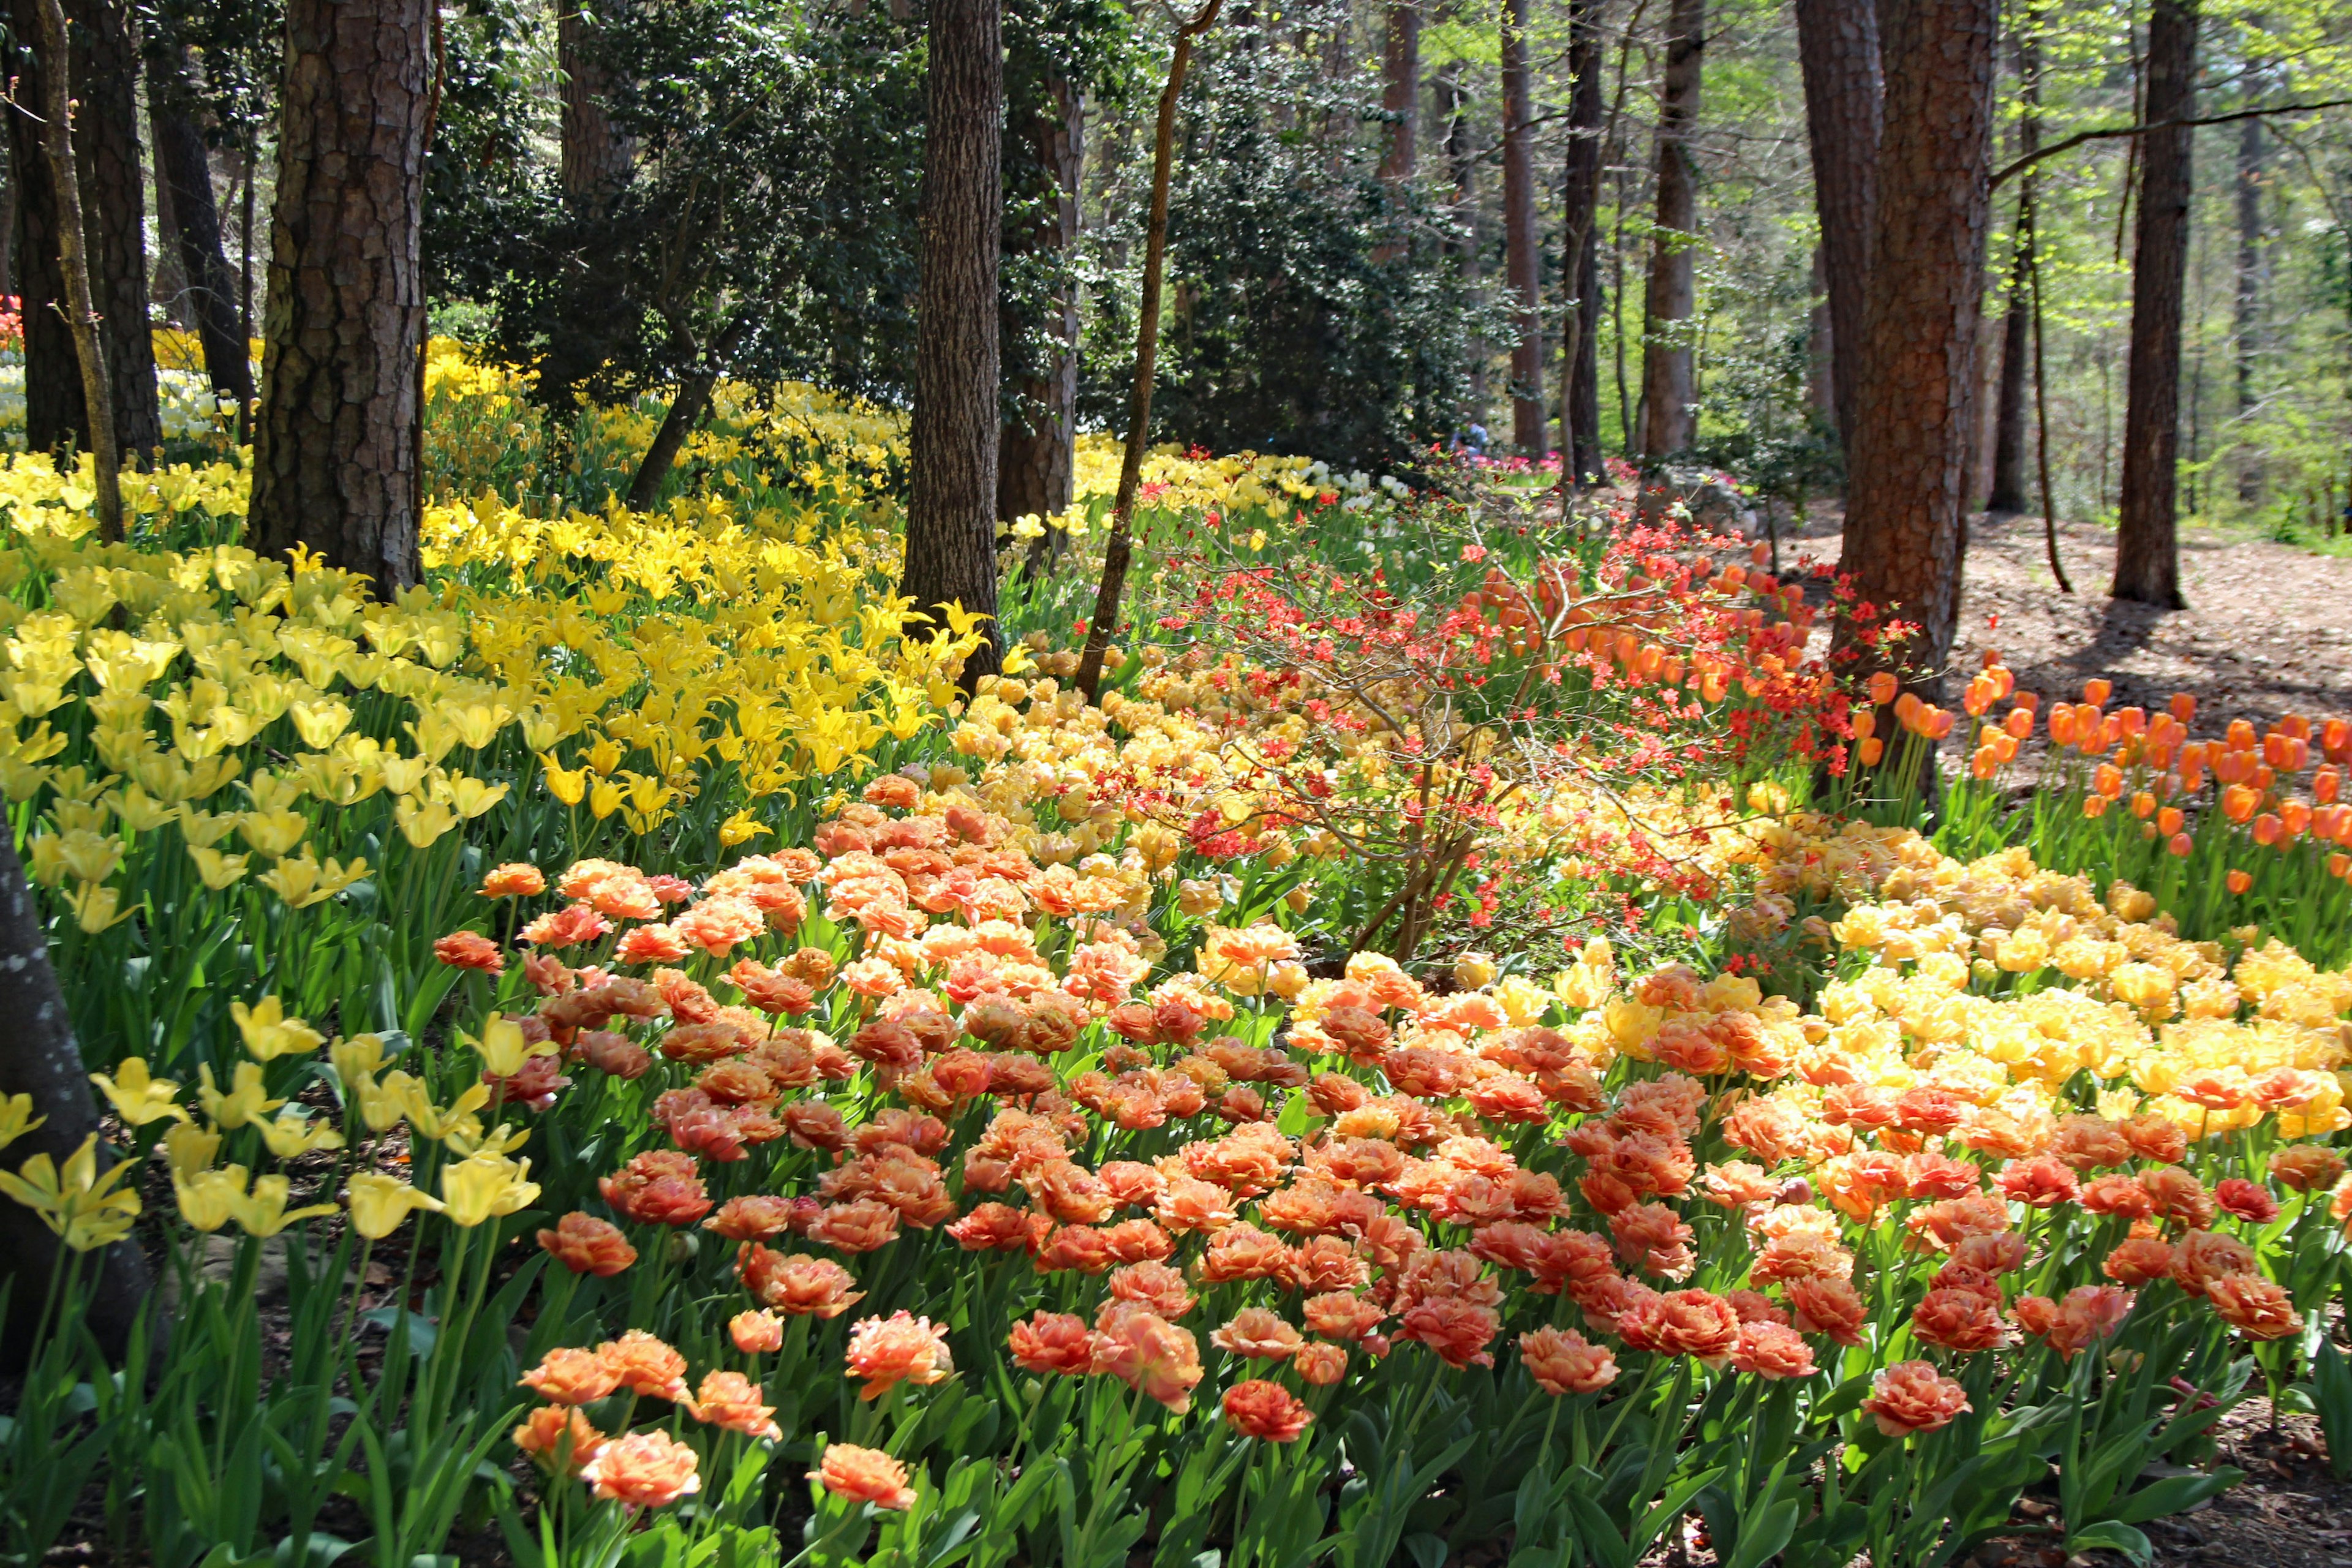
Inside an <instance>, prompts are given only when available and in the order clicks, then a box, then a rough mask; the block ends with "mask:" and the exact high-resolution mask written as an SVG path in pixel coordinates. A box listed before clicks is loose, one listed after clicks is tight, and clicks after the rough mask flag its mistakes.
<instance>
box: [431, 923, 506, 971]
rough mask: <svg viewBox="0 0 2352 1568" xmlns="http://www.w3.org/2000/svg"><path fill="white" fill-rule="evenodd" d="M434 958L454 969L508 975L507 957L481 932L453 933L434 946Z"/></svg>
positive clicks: (496, 944) (495, 943) (497, 945)
mask: <svg viewBox="0 0 2352 1568" xmlns="http://www.w3.org/2000/svg"><path fill="white" fill-rule="evenodd" d="M433 956H434V957H436V958H437V959H439V960H440V961H441V962H442V963H446V964H447V965H448V966H449V967H450V968H452V969H478V970H480V971H481V972H482V973H485V974H503V973H506V967H507V955H506V954H505V953H504V952H501V951H500V950H499V944H498V943H497V942H492V941H491V940H490V939H489V938H488V937H486V936H484V935H482V934H481V933H480V932H479V931H451V932H450V933H449V934H448V935H447V936H445V937H442V938H440V939H439V940H437V941H436V942H434V944H433Z"/></svg>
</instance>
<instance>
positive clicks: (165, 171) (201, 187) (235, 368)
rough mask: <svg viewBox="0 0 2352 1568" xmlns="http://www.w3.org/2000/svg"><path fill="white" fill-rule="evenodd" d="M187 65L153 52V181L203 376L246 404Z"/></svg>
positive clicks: (249, 393)
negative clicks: (167, 206) (168, 210)
mask: <svg viewBox="0 0 2352 1568" xmlns="http://www.w3.org/2000/svg"><path fill="white" fill-rule="evenodd" d="M186 70H187V66H186V62H185V60H184V58H183V57H182V56H181V55H180V54H179V53H178V52H177V51H176V50H174V51H173V52H172V53H171V54H169V55H163V54H161V53H155V54H151V55H150V56H149V58H148V61H147V122H148V124H149V125H150V126H152V127H153V129H154V133H155V179H156V184H158V185H160V186H161V187H162V188H163V190H164V191H167V192H169V193H170V196H171V204H172V226H173V231H174V237H175V238H176V240H177V242H178V250H179V261H180V270H181V272H182V274H183V275H184V278H185V280H186V287H187V307H186V315H187V319H188V320H189V321H192V322H193V323H194V327H195V329H196V339H197V342H199V343H201V344H202V345H203V348H204V351H205V374H206V375H207V376H208V377H210V378H211V380H212V384H213V395H214V396H215V397H218V398H221V399H223V400H225V401H227V402H231V403H234V404H236V406H237V407H238V408H239V409H244V408H246V407H247V406H249V405H251V404H252V402H253V362H252V360H251V359H250V358H249V357H247V344H246V341H245V340H244V339H243V338H241V337H239V336H238V335H237V330H236V279H235V278H233V277H232V276H230V274H229V269H228V257H227V255H226V253H225V252H224V251H223V250H222V249H221V231H220V205H219V203H218V202H217V200H216V199H215V196H214V195H213V169H212V158H211V156H210V155H209V154H208V153H206V152H205V139H204V135H203V133H202V132H199V131H198V130H197V129H196V121H195V120H194V116H193V115H192V114H191V113H190V112H189V110H188V105H187V97H186V93H187V76H186ZM158 205H161V204H160V203H159V204H158Z"/></svg>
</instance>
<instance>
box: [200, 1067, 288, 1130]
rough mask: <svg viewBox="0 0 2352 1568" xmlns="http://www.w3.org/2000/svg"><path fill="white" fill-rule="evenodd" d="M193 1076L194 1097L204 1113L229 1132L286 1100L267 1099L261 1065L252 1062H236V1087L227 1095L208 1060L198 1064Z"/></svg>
mask: <svg viewBox="0 0 2352 1568" xmlns="http://www.w3.org/2000/svg"><path fill="white" fill-rule="evenodd" d="M196 1077H197V1079H198V1081H199V1087H198V1089H196V1100H197V1102H198V1103H199V1104H201V1105H202V1106H203V1107H204V1108H205V1115H206V1116H209V1117H211V1118H212V1119H213V1122H214V1124H215V1126H219V1127H225V1128H227V1129H228V1130H230V1131H236V1129H237V1128H239V1127H243V1126H244V1125H246V1123H247V1122H249V1121H260V1120H261V1119H262V1118H263V1117H265V1116H267V1115H268V1114H269V1113H270V1112H271V1111H273V1110H277V1109H278V1107H279V1106H281V1105H283V1104H285V1103H286V1102H285V1101H284V1100H272V1099H270V1098H269V1094H268V1090H267V1089H264V1088H263V1087H262V1083H261V1068H260V1067H259V1065H258V1064H257V1063H254V1062H239V1063H237V1064H236V1079H235V1080H234V1081H235V1084H236V1087H235V1088H234V1089H230V1090H229V1091H228V1092H227V1093H226V1094H224V1093H222V1092H221V1089H220V1086H219V1085H217V1084H215V1082H214V1081H213V1068H212V1064H211V1063H210V1062H204V1063H200V1064H199V1065H198V1066H197V1068H196Z"/></svg>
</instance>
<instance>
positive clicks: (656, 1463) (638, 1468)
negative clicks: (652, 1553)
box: [580, 1432, 702, 1508]
mask: <svg viewBox="0 0 2352 1568" xmlns="http://www.w3.org/2000/svg"><path fill="white" fill-rule="evenodd" d="M580 1479H582V1480H583V1481H586V1482H588V1483H589V1484H590V1485H591V1486H593V1487H594V1488H595V1489H596V1495H597V1496H598V1497H600V1498H604V1499H607V1500H612V1501H614V1502H619V1503H623V1504H625V1505H626V1506H628V1507H630V1508H667V1507H668V1506H669V1505H670V1504H671V1503H674V1502H676V1501H677V1500H678V1499H680V1498H682V1497H685V1496H687V1495H688V1494H689V1493H691V1492H698V1491H700V1490H701V1489H702V1478H701V1477H700V1476H698V1475H697V1474H695V1457H694V1450H693V1449H692V1448H689V1447H687V1446H686V1445H685V1444H683V1443H681V1442H679V1441H677V1439H676V1438H674V1437H672V1436H670V1435H669V1434H668V1433H667V1432H633V1433H631V1434H630V1435H629V1436H625V1437H615V1438H614V1439H613V1440H612V1441H611V1442H609V1443H607V1444H605V1445H604V1447H602V1448H600V1449H598V1450H597V1451H596V1457H595V1458H593V1459H592V1460H590V1461H589V1462H588V1464H587V1466H586V1468H583V1469H582V1470H581V1472H580Z"/></svg>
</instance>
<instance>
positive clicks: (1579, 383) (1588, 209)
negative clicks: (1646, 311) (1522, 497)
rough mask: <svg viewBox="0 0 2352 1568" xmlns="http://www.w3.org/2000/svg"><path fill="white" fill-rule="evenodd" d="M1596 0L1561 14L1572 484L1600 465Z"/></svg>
mask: <svg viewBox="0 0 2352 1568" xmlns="http://www.w3.org/2000/svg"><path fill="white" fill-rule="evenodd" d="M1602 4H1603V0H1574V4H1572V5H1570V8H1569V16H1568V69H1569V76H1570V89H1569V100H1568V135H1569V142H1568V168H1567V178H1566V180H1565V182H1564V184H1563V186H1562V191H1561V197H1562V199H1561V204H1560V205H1561V223H1560V226H1561V230H1562V243H1561V255H1562V261H1561V263H1560V271H1561V273H1562V274H1563V276H1564V277H1565V278H1566V279H1567V280H1568V284H1569V289H1570V294H1571V295H1572V298H1571V300H1570V303H1569V307H1568V311H1567V318H1566V320H1565V321H1564V322H1563V323H1562V326H1561V330H1560V363H1559V373H1560V385H1561V387H1562V389H1563V390H1562V392H1561V394H1560V454H1561V460H1562V461H1563V462H1564V463H1565V464H1566V465H1567V466H1566V468H1565V470H1564V475H1565V477H1566V479H1568V481H1569V482H1570V483H1571V484H1582V483H1583V482H1584V480H1585V478H1586V476H1588V475H1591V474H1597V473H1599V472H1601V461H1602V453H1601V140H1602V134H1603V132H1604V130H1605V128H1606V125H1607V118H1608V117H1607V109H1608V103H1607V99H1606V97H1605V95H1604V93H1603V91H1602V83H1601V70H1602V67H1603V65H1604V63H1605V62H1604V57H1603V51H1602V49H1601V5H1602Z"/></svg>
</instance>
